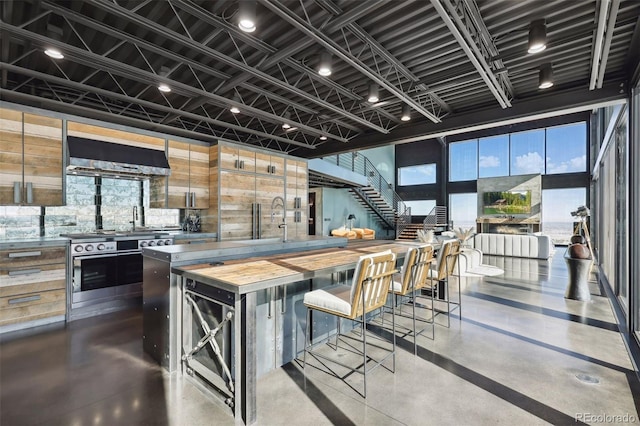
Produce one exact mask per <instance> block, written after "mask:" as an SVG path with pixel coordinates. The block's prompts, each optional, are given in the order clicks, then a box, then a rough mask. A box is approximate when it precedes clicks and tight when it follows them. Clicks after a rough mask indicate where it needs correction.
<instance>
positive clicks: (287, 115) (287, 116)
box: [282, 111, 291, 130]
mask: <svg viewBox="0 0 640 426" xmlns="http://www.w3.org/2000/svg"><path fill="white" fill-rule="evenodd" d="M283 118H284V119H285V120H291V113H290V112H289V111H287V112H285V113H284V117H283ZM282 128H283V129H284V130H288V129H290V128H291V124H289V123H286V122H285V123H282Z"/></svg>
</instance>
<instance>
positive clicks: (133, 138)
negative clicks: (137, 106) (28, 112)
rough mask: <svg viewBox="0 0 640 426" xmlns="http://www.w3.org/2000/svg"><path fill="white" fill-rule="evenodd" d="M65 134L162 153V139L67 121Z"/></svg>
mask: <svg viewBox="0 0 640 426" xmlns="http://www.w3.org/2000/svg"><path fill="white" fill-rule="evenodd" d="M67 134H68V135H69V136H77V137H80V138H86V139H94V140H100V141H104V142H114V143H120V144H123V145H131V146H139V147H142V148H149V149H158V150H161V151H164V138H159V137H155V136H148V135H142V134H139V133H133V132H125V131H123V130H115V129H109V128H107V127H100V126H94V125H91V124H84V123H77V122H74V121H69V122H68V123H67Z"/></svg>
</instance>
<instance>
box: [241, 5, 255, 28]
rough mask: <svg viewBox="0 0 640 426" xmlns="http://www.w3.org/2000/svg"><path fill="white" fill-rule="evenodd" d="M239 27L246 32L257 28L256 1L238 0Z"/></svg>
mask: <svg viewBox="0 0 640 426" xmlns="http://www.w3.org/2000/svg"><path fill="white" fill-rule="evenodd" d="M238 27H239V28H240V29H241V30H242V31H244V32H245V33H252V32H254V31H255V30H256V2H255V1H254V0H242V1H240V2H238Z"/></svg>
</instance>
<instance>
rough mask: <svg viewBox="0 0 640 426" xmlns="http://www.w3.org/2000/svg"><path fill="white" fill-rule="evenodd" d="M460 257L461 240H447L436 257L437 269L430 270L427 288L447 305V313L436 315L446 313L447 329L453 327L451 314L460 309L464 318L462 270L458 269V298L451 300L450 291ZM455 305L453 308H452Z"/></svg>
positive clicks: (433, 295) (435, 298)
mask: <svg viewBox="0 0 640 426" xmlns="http://www.w3.org/2000/svg"><path fill="white" fill-rule="evenodd" d="M459 255H460V240H458V239H451V240H445V241H444V242H443V243H442V247H440V249H439V250H438V255H437V256H436V263H435V267H432V268H431V269H430V270H429V279H428V282H429V284H427V287H431V291H430V293H431V296H432V297H433V298H434V300H436V301H442V302H444V303H446V304H447V309H446V311H435V310H434V313H436V312H438V313H445V314H446V315H447V327H450V326H451V312H453V311H454V310H456V309H458V313H459V315H460V318H462V303H461V302H462V293H461V292H460V291H461V288H460V268H459V267H458V271H457V272H458V278H457V281H458V298H457V300H455V301H452V300H451V292H450V290H449V279H450V277H452V276H453V275H454V272H455V270H456V267H457V266H458V256H459ZM452 305H453V308H452V307H451V306H452Z"/></svg>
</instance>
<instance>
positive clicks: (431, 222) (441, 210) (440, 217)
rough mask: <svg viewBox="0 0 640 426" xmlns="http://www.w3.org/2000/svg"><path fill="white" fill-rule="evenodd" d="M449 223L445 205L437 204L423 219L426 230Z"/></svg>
mask: <svg viewBox="0 0 640 426" xmlns="http://www.w3.org/2000/svg"><path fill="white" fill-rule="evenodd" d="M447 225H448V223H447V208H446V207H445V206H435V207H434V208H432V209H431V211H430V212H429V214H428V215H426V216H425V218H424V220H423V221H422V229H423V230H425V231H429V230H432V229H435V228H437V227H439V226H447Z"/></svg>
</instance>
